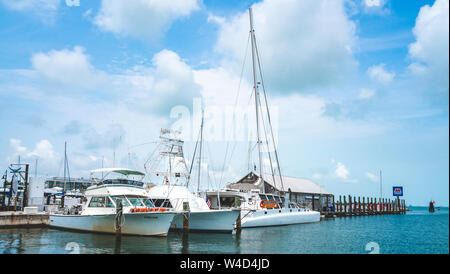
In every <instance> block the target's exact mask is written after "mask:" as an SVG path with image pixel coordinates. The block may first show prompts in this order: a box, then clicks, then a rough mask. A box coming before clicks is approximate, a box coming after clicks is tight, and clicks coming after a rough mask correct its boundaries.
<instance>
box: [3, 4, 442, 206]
mask: <svg viewBox="0 0 450 274" xmlns="http://www.w3.org/2000/svg"><path fill="white" fill-rule="evenodd" d="M249 7H253V10H254V16H255V30H256V37H257V41H258V47H259V49H260V53H261V60H262V64H263V74H264V81H265V84H266V87H267V90H268V94H269V98H270V106H271V109H272V108H273V110H274V112H275V113H276V115H275V116H276V121H275V122H276V124H277V125H276V134H277V136H278V139H277V141H278V149H279V155H280V165H281V170H282V173H283V174H286V175H290V176H295V177H305V178H310V179H312V180H314V181H315V182H316V183H318V184H320V185H322V186H323V187H325V188H326V189H328V190H329V191H331V192H333V193H334V194H337V195H341V194H347V195H348V194H351V195H356V196H379V184H378V181H379V177H378V175H379V171H380V170H382V172H383V196H384V197H391V192H392V186H394V185H403V186H404V188H405V198H406V199H407V202H408V203H411V204H422V205H425V204H426V203H427V202H428V201H429V200H430V199H434V200H436V201H437V202H438V203H439V204H442V205H448V200H449V198H448V197H449V195H448V193H449V189H448V186H449V183H448V182H449V169H448V164H449V163H448V159H449V146H448V145H449V136H448V125H449V119H448V117H449V108H448V102H449V97H448V92H449V89H448V86H449V82H448V72H449V71H448V70H449V69H448V68H449V64H448V60H449V58H448V57H449V56H448V47H449V46H448V36H449V35H448V32H449V29H448V20H449V17H448V16H449V4H448V0H436V1H434V0H417V1H400V0H397V1H395V0H342V1H326V0H323V1H317V0H311V1H288V0H285V1H284V0H283V1H280V0H277V1H274V0H264V1H235V0H233V1H217V0H215V1H213V0H211V1H207V0H203V1H201V0H185V1H150V0H139V1H138V0H136V1H112V0H103V1H86V0H79V1H73V0H69V1H66V0H15V1H13V0H0V37H1V39H0V52H1V54H0V122H1V125H2V130H1V131H0V166H4V167H5V168H6V166H7V165H8V164H9V163H10V162H11V161H15V160H16V159H17V158H18V156H19V155H20V156H21V159H22V161H27V162H30V163H32V164H34V162H35V160H36V159H39V168H38V173H39V174H40V175H47V176H58V175H59V176H60V175H62V156H63V149H64V142H65V141H67V142H68V147H69V157H70V158H69V161H70V166H71V175H72V176H87V175H88V172H87V171H88V170H90V169H95V168H98V167H99V165H101V159H102V157H105V162H106V165H110V166H111V165H113V154H114V153H115V154H116V161H115V163H116V166H118V165H121V166H128V167H132V168H138V169H143V163H144V162H145V161H146V160H147V158H148V157H149V155H150V153H151V152H152V151H153V149H154V147H152V145H143V146H136V145H139V144H143V143H146V142H149V141H155V140H156V139H157V137H158V135H159V129H160V128H162V127H171V126H172V125H174V123H176V121H177V118H174V117H173V116H171V115H170V113H171V111H174V110H175V112H176V110H177V108H176V106H182V107H185V108H186V109H187V110H188V111H190V112H192V111H194V107H193V98H202V99H203V104H204V105H205V107H206V108H208V107H209V108H210V109H218V110H219V112H220V111H222V112H226V109H227V107H229V106H234V105H235V102H237V105H238V106H243V107H246V106H247V105H248V103H249V97H250V94H251V87H252V79H251V73H250V72H251V71H250V59H249V57H250V56H249V54H248V52H247V54H245V53H246V44H247V35H248V28H249V26H248V13H247V9H248V8H249ZM244 56H245V58H244ZM244 59H245V66H244V68H245V69H244V71H243V78H242V80H241V85H239V82H240V79H241V78H240V74H241V69H242V66H243V62H244ZM239 86H240V89H239V91H238V87H239ZM237 94H239V96H238V95H237ZM236 98H237V99H236ZM206 112H207V113H208V111H206ZM210 113H213V111H212V110H211V111H210ZM194 120H195V117H193V118H192V120H191V123H195V121H194ZM197 120H198V119H197ZM206 120H207V123H206V124H207V125H210V127H211V128H209V132H210V133H211V134H212V135H214V134H216V135H217V134H218V135H220V134H221V133H222V134H223V133H224V132H227V131H230V128H229V127H226V126H223V125H222V124H223V123H222V121H223V120H221V119H220V117H219V116H214V115H212V116H210V117H207V119H206ZM197 125H198V124H197ZM214 125H219V126H217V127H216V128H214V127H213V126H214ZM192 127H193V128H194V129H193V130H192V131H193V132H194V131H195V132H197V130H196V129H195V128H196V127H195V124H194V125H193V126H192ZM218 132H219V133H218ZM192 135H195V134H193V133H192V134H190V135H189V136H190V137H187V138H186V153H187V154H188V156H189V157H190V156H191V155H192V151H193V145H194V142H195V138H193V137H192ZM228 145H229V148H230V149H231V148H233V147H234V148H235V149H234V150H233V157H232V158H231V159H227V160H226V161H224V157H225V156H224V155H225V151H226V146H227V142H225V141H223V140H221V139H220V138H218V139H214V138H210V139H209V140H208V142H207V145H206V147H207V149H206V152H205V160H206V162H207V165H208V166H207V167H205V170H206V171H205V172H209V174H210V175H209V178H210V180H211V182H206V181H207V180H205V183H204V184H205V185H204V187H207V186H211V185H212V186H224V185H225V183H226V182H227V181H232V180H233V179H236V178H238V177H241V176H243V175H244V174H245V173H246V172H247V166H248V163H247V162H248V146H249V143H248V141H239V140H238V141H237V140H232V141H231V142H229V143H228ZM130 147H133V148H130ZM256 160H257V158H256V154H255V153H251V162H252V163H254V162H255V161H256ZM224 162H225V164H223V163H224ZM222 167H223V168H222ZM265 168H267V167H266V166H265ZM32 169H33V167H32ZM33 170H34V169H33ZM221 177H222V179H219V178H221ZM213 182H214V183H213Z"/></svg>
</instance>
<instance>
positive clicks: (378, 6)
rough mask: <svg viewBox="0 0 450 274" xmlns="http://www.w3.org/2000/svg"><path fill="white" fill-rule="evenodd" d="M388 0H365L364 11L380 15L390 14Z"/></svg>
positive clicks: (363, 3) (363, 2)
mask: <svg viewBox="0 0 450 274" xmlns="http://www.w3.org/2000/svg"><path fill="white" fill-rule="evenodd" d="M387 2H388V1H387V0H363V1H362V6H363V12H365V13H372V14H373V13H374V14H379V15H384V14H389V13H390V9H389V8H388V7H386V6H387Z"/></svg>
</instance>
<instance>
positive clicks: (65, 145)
mask: <svg viewBox="0 0 450 274" xmlns="http://www.w3.org/2000/svg"><path fill="white" fill-rule="evenodd" d="M66 167H67V142H64V189H63V191H66Z"/></svg>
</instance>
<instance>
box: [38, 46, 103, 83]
mask: <svg viewBox="0 0 450 274" xmlns="http://www.w3.org/2000/svg"><path fill="white" fill-rule="evenodd" d="M84 51H85V49H84V48H83V47H80V46H75V47H74V49H73V50H68V49H63V50H52V51H50V52H48V53H43V52H40V53H36V54H33V56H32V58H31V63H32V66H33V68H34V69H35V70H36V71H37V72H38V73H39V74H40V75H41V76H43V77H44V78H45V79H47V80H48V81H49V82H51V83H54V84H65V85H71V86H72V87H82V88H89V87H93V86H95V85H96V84H98V83H100V81H101V80H103V77H104V73H103V72H101V71H97V70H95V69H94V67H93V66H92V65H91V63H90V61H89V56H88V55H86V54H85V53H84Z"/></svg>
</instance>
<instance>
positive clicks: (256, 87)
mask: <svg viewBox="0 0 450 274" xmlns="http://www.w3.org/2000/svg"><path fill="white" fill-rule="evenodd" d="M248 11H249V14H250V35H251V40H252V67H253V90H254V91H255V108H256V135H257V141H258V156H259V177H260V179H261V181H262V183H263V185H262V192H263V193H264V192H265V191H264V178H263V170H262V157H261V138H260V135H259V134H260V133H259V113H258V112H259V110H258V108H259V103H258V102H259V94H258V82H257V80H256V60H255V43H256V41H255V30H254V29H253V14H252V8H249V9H248Z"/></svg>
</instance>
